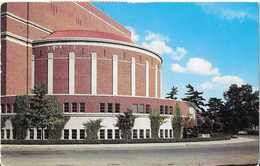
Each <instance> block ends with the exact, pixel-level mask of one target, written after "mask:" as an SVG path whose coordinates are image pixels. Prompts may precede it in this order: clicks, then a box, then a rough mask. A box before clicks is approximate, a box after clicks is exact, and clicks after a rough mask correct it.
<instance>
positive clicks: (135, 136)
mask: <svg viewBox="0 0 260 166" xmlns="http://www.w3.org/2000/svg"><path fill="white" fill-rule="evenodd" d="M133 139H137V130H136V129H134V130H133Z"/></svg>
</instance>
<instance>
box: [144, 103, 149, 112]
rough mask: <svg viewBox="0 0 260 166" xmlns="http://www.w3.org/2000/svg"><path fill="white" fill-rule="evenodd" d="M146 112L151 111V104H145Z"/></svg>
mask: <svg viewBox="0 0 260 166" xmlns="http://www.w3.org/2000/svg"><path fill="white" fill-rule="evenodd" d="M145 112H146V113H147V114H149V113H150V105H149V104H146V106H145Z"/></svg>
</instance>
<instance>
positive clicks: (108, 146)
mask: <svg viewBox="0 0 260 166" xmlns="http://www.w3.org/2000/svg"><path fill="white" fill-rule="evenodd" d="M251 141H257V139H254V138H245V137H238V138H237V139H231V140H222V141H206V142H178V143H146V144H95V145H92V144H70V145H67V144H66V145H1V149H2V151H57V150H64V149H66V150H79V151H80V150H111V149H113V150H122V149H124V148H127V149H128V150H136V149H138V148H141V149H144V148H158V147H164V148H167V147H180V146H205V145H218V144H233V143H242V142H251Z"/></svg>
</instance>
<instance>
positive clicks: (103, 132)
mask: <svg viewBox="0 0 260 166" xmlns="http://www.w3.org/2000/svg"><path fill="white" fill-rule="evenodd" d="M99 139H105V130H104V129H100V131H99Z"/></svg>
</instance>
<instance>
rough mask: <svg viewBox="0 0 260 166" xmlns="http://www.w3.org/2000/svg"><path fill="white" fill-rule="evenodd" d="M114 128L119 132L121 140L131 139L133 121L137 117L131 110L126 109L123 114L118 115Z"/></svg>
mask: <svg viewBox="0 0 260 166" xmlns="http://www.w3.org/2000/svg"><path fill="white" fill-rule="evenodd" d="M116 117H117V123H116V127H118V128H119V130H120V131H121V136H122V138H123V139H131V138H132V128H133V127H134V124H135V119H136V118H137V117H138V116H135V115H133V114H132V110H130V109H127V111H126V112H124V114H123V115H122V114H118V115H116Z"/></svg>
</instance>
